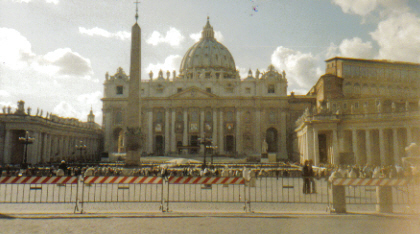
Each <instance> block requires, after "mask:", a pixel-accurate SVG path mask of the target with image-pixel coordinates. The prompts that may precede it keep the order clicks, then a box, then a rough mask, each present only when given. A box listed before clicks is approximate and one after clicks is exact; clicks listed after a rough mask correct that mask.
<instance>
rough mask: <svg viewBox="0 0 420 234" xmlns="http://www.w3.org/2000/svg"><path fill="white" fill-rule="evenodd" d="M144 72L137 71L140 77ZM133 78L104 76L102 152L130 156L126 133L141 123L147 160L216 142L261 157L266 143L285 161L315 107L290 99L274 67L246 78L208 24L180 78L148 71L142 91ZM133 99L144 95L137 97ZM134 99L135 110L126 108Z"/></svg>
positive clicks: (228, 151) (223, 149)
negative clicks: (297, 128) (297, 126)
mask: <svg viewBox="0 0 420 234" xmlns="http://www.w3.org/2000/svg"><path fill="white" fill-rule="evenodd" d="M136 25H137V23H136V24H135V26H133V32H135V33H136V35H137V34H138V33H139V32H140V28H139V27H138V25H137V26H136ZM137 27H138V28H137ZM132 40H137V42H135V41H132V55H131V71H130V72H131V73H133V63H134V64H138V63H139V61H140V59H141V57H139V58H136V56H133V53H135V54H137V53H138V52H139V51H140V52H141V46H140V37H137V36H136V37H132ZM133 48H139V51H133ZM136 66H137V65H136ZM140 71H141V67H140V66H137V70H135V72H136V73H137V74H141V72H140ZM131 79H133V78H132V77H129V76H128V75H127V74H126V73H125V72H124V71H123V69H121V68H118V70H117V72H116V73H115V74H114V75H112V76H110V75H109V74H108V73H107V74H106V75H105V82H104V97H103V99H102V101H103V125H104V134H105V135H104V143H105V144H104V146H105V152H108V153H115V152H119V153H123V152H126V150H127V149H126V143H127V140H126V136H127V127H129V126H132V125H133V121H138V122H139V126H140V129H141V137H140V139H141V140H140V141H141V143H142V147H141V152H142V154H143V155H145V154H151V155H175V154H186V153H189V154H201V153H203V150H204V148H203V147H204V146H202V145H199V139H200V138H201V139H204V138H207V139H210V138H211V139H212V141H213V145H214V146H217V150H216V153H218V154H220V155H243V156H245V155H261V153H263V152H262V144H263V141H264V140H265V141H266V142H267V144H268V150H267V151H268V152H269V153H275V154H276V155H277V158H278V159H288V158H292V157H293V143H292V140H293V134H294V123H295V121H296V119H297V118H298V117H299V116H300V115H301V114H302V112H303V110H304V109H305V108H307V107H311V105H312V104H314V101H315V99H314V98H313V97H310V96H298V95H292V96H287V79H286V74H285V72H284V71H283V72H278V71H277V70H276V69H275V68H274V66H272V65H269V66H268V68H267V71H262V72H260V71H258V70H256V72H255V74H253V73H252V71H251V70H250V71H249V73H248V76H247V77H243V78H241V77H240V76H239V72H238V71H237V69H236V66H235V61H234V58H233V56H232V54H231V53H230V52H229V50H228V49H227V48H226V46H224V45H223V44H221V43H220V42H218V41H217V40H216V39H215V38H214V31H213V27H212V26H211V25H210V22H209V19H207V23H206V25H205V26H204V28H203V31H202V35H201V39H200V40H199V41H198V42H197V43H195V44H194V45H193V46H192V47H191V48H190V49H188V50H187V52H186V53H185V55H184V57H183V59H182V62H181V65H180V69H179V73H178V74H177V72H176V71H172V72H170V71H166V72H164V71H162V70H161V71H160V72H159V73H158V74H153V73H152V72H150V73H149V79H148V80H144V79H143V80H141V78H140V80H141V82H139V84H138V85H137V84H135V85H132V84H131V83H130V80H131ZM135 79H138V78H137V77H136V78H135ZM133 89H134V90H133ZM131 92H134V93H138V94H140V96H139V97H134V98H132V97H131V96H130V95H129V94H131ZM132 99H135V100H138V102H137V103H138V104H137V105H138V106H136V105H134V104H133V105H134V106H131V107H129V105H130V104H129V102H130V100H132ZM132 103H135V102H134V101H133V102H132ZM134 111H140V116H139V117H136V118H132V117H130V116H131V115H133V116H136V114H132V112H134ZM128 119H131V120H128Z"/></svg>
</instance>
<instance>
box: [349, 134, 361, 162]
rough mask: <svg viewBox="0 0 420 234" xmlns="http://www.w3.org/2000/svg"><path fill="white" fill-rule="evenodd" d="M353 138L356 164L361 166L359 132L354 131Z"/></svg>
mask: <svg viewBox="0 0 420 234" xmlns="http://www.w3.org/2000/svg"><path fill="white" fill-rule="evenodd" d="M351 138H352V142H351V144H352V147H353V156H354V163H356V164H358V165H360V156H359V150H358V147H357V130H356V129H352V131H351Z"/></svg>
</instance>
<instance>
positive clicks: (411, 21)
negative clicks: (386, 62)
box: [370, 12, 420, 62]
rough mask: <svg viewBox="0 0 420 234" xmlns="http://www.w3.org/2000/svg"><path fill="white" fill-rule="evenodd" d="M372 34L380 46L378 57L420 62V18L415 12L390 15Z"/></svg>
mask: <svg viewBox="0 0 420 234" xmlns="http://www.w3.org/2000/svg"><path fill="white" fill-rule="evenodd" d="M370 35H371V36H372V38H373V39H374V40H375V41H376V42H377V43H378V45H379V47H380V48H379V56H378V58H380V59H393V60H403V61H411V62H420V36H419V35H420V18H419V17H417V16H415V15H414V14H412V13H408V12H407V13H404V14H401V15H398V16H392V17H389V18H388V19H386V20H384V21H382V22H380V23H379V24H378V28H377V29H376V30H375V31H374V32H372V33H370Z"/></svg>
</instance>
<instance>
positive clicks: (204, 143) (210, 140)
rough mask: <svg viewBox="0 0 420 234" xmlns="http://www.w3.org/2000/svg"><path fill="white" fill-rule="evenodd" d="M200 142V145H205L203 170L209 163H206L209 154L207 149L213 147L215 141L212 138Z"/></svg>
mask: <svg viewBox="0 0 420 234" xmlns="http://www.w3.org/2000/svg"><path fill="white" fill-rule="evenodd" d="M198 142H199V144H200V145H204V163H203V164H204V166H203V168H205V167H206V166H207V162H206V153H207V149H208V148H209V147H210V146H212V145H213V140H212V139H211V138H198ZM211 163H213V155H212V162H211Z"/></svg>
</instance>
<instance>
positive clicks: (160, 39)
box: [146, 27, 185, 46]
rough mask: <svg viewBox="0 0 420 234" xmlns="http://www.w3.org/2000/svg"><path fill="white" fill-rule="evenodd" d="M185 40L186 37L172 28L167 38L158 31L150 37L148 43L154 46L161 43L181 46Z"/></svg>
mask: <svg viewBox="0 0 420 234" xmlns="http://www.w3.org/2000/svg"><path fill="white" fill-rule="evenodd" d="M184 38H185V37H184V36H183V35H182V34H181V32H180V31H179V30H178V29H176V28H173V27H171V28H169V31H167V32H166V35H165V36H163V34H161V33H160V32H158V31H153V33H152V35H150V37H149V39H147V40H146V42H147V43H148V44H151V45H154V46H156V45H158V44H160V43H167V44H169V45H171V46H179V45H180V44H181V42H182V41H183V40H184Z"/></svg>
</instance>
